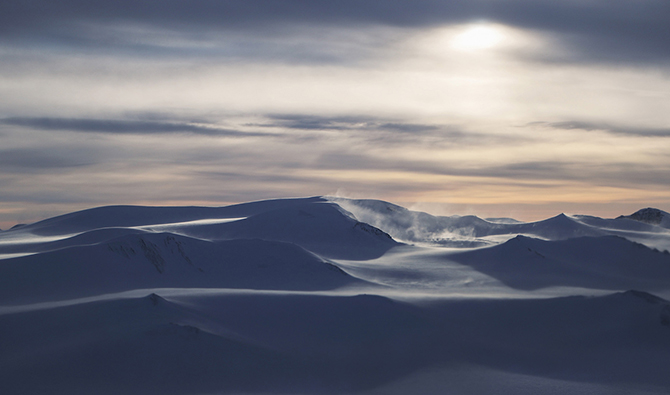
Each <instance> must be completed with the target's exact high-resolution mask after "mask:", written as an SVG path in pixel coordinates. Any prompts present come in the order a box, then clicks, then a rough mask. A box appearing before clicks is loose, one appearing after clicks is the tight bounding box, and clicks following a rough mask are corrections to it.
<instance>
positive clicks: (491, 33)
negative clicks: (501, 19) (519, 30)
mask: <svg viewBox="0 0 670 395" xmlns="http://www.w3.org/2000/svg"><path fill="white" fill-rule="evenodd" d="M504 38H505V35H504V34H503V33H502V31H501V30H500V29H498V28H496V27H494V26H491V25H470V26H468V27H466V28H465V29H464V30H463V31H462V32H460V33H458V34H457V35H456V36H454V37H453V38H452V39H451V41H450V43H449V44H450V46H451V47H452V48H454V49H458V50H461V51H477V50H482V49H489V48H493V47H495V46H497V45H499V44H500V43H501V42H502V41H503V39H504Z"/></svg>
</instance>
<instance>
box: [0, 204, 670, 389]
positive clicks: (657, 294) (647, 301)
mask: <svg viewBox="0 0 670 395" xmlns="http://www.w3.org/2000/svg"><path fill="white" fill-rule="evenodd" d="M657 211H659V212H660V210H657ZM657 211H651V212H650V211H644V210H642V211H641V212H638V213H641V214H639V215H638V214H637V213H636V214H634V215H633V216H627V217H619V218H617V219H602V218H597V217H592V216H586V215H565V214H561V215H558V216H556V217H553V218H549V219H547V220H544V221H538V222H532V223H523V222H519V221H516V220H513V219H509V218H505V219H490V220H483V219H480V218H477V217H475V216H452V217H439V216H432V215H430V214H427V213H421V212H416V211H410V210H407V209H405V208H402V207H400V206H397V205H393V204H391V203H387V202H381V201H374V200H349V199H342V198H321V197H312V198H303V199H277V200H268V201H260V202H252V203H246V204H240V205H234V206H228V207H217V208H208V207H137V206H111V207H101V208H95V209H90V210H84V211H80V212H76V213H71V214H66V215H63V216H59V217H55V218H51V219H47V220H44V221H40V222H37V223H34V224H27V225H24V226H21V227H16V228H13V229H10V230H6V231H3V232H1V233H0V393H3V394H5V393H6V394H36V393H40V394H91V393H95V394H175V395H178V394H359V395H376V394H399V393H403V394H406V393H417V394H450V393H455V394H490V393H503V394H559V393H561V394H563V393H574V394H611V393H626V394H667V393H668V392H670V375H668V374H667V367H668V366H670V302H668V301H667V300H666V299H667V298H668V297H670V253H669V252H667V250H668V249H670V230H669V229H668V228H667V226H666V224H665V222H664V221H665V218H667V217H666V213H664V212H661V215H660V217H659V216H658V215H656V214H655V213H657ZM649 213H651V214H649ZM658 218H660V220H659V219H658ZM617 391H618V392H617Z"/></svg>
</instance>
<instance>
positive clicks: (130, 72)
mask: <svg viewBox="0 0 670 395" xmlns="http://www.w3.org/2000/svg"><path fill="white" fill-rule="evenodd" d="M668 20H670V3H668V2H667V1H663V0H643V1H624V0H616V1H611V0H610V1H605V0H593V1H563V2H556V1H549V0H515V1H505V2H501V1H498V0H474V1H468V2H452V1H437V0H423V1H408V0H404V1H399V0H398V1H395V0H393V1H389V0H343V1H338V2H332V1H320V0H317V1H313V0H310V1H302V0H289V1H281V2H279V1H271V0H262V1H259V0H253V1H248V0H245V1H242V0H227V1H216V2H214V1H205V0H196V1H189V2H186V1H177V0H162V1H160V2H159V1H143V2H135V1H133V2H131V1H124V0H121V1H118V0H117V1H110V0H100V1H96V2H90V1H80V0H76V1H75V0H64V1H59V2H53V1H44V0H35V1H30V2H27V1H25V2H4V3H3V4H1V5H0V147H1V148H0V190H2V191H3V193H2V196H1V198H0V228H6V227H9V226H11V225H12V224H13V223H15V222H27V221H31V220H36V219H40V218H42V217H44V216H49V215H54V214H58V213H62V212H65V211H70V210H74V209H79V208H85V207H90V206H94V205H102V204H119V203H127V204H138V203H141V204H225V203H233V202H239V201H248V200H255V199H262V198H270V197H280V196H305V195H321V194H334V193H337V191H347V193H349V194H351V195H353V196H356V197H369V198H380V199H386V200H390V201H394V202H397V203H401V204H412V203H414V202H420V203H422V204H426V205H429V206H430V207H433V208H435V207H438V205H441V206H440V207H446V209H445V210H447V211H448V210H449V209H451V210H452V213H456V212H458V213H464V212H474V213H480V214H482V215H486V216H510V215H512V214H514V215H516V216H518V217H519V218H521V219H533V218H538V217H539V216H549V215H552V214H555V213H556V211H567V210H574V209H575V208H579V207H580V205H583V207H589V209H591V210H593V208H594V207H595V208H596V209H599V210H601V211H600V212H593V213H594V214H601V215H605V216H607V215H610V216H615V215H619V214H625V213H627V212H629V211H630V212H632V211H634V210H635V209H637V208H639V206H649V205H655V206H658V207H659V208H661V209H664V210H666V211H670V192H668V191H670V179H669V178H668V176H667V174H670V155H669V154H668V152H670V139H668V137H670V117H669V116H668V114H670V93H669V92H670V78H669V77H668V76H670V62H669V61H670V51H668V50H667V49H668V48H670V30H669V27H668V26H669V25H668ZM482 32H483V33H482ZM482 34H484V36H482ZM487 34H488V35H489V38H490V37H495V40H493V41H490V42H485V41H481V40H487V38H486V35H487ZM478 40H479V41H478ZM456 44H458V45H456ZM597 203H601V204H600V205H597ZM515 205H516V206H518V207H524V210H526V211H522V212H520V213H519V212H514V213H511V212H510V211H509V210H510V207H515ZM496 207H498V209H496ZM562 207H568V209H564V208H562ZM608 207H610V208H608ZM454 210H455V211H454ZM478 210H479V211H481V212H479V211H478ZM482 210H484V211H482ZM621 210H625V212H621ZM438 211H439V210H438ZM441 213H446V212H441Z"/></svg>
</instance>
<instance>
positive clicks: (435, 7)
mask: <svg viewBox="0 0 670 395" xmlns="http://www.w3.org/2000/svg"><path fill="white" fill-rule="evenodd" d="M477 20H488V21H493V22H499V23H503V24H507V25H510V26H516V27H520V28H523V29H532V30H535V31H537V32H541V33H545V34H547V35H548V36H550V37H553V38H554V39H555V42H556V43H557V44H559V45H558V47H557V48H553V50H555V51H552V54H550V55H548V56H545V58H544V59H545V60H553V61H576V62H579V61H598V62H614V63H617V62H624V63H656V62H662V63H665V62H668V61H669V60H670V51H669V50H668V48H670V23H668V21H670V2H669V1H667V0H594V1H555V0H511V1H499V0H473V1H468V2H465V1H444V0H340V1H330V0H328V1H326V0H290V1H276V0H228V1H226V0H223V1H210V0H192V1H177V0H161V1H158V0H146V1H141V2H137V1H130V0H98V1H86V0H63V1H57V2H56V1H51V0H34V1H14V2H10V1H5V2H3V3H2V5H0V38H1V39H4V40H10V41H11V40H14V39H20V40H19V41H23V40H29V41H30V40H33V41H35V40H36V41H38V42H39V41H44V42H51V43H54V42H55V43H67V44H72V45H92V46H95V45H100V44H103V45H107V46H114V45H118V44H119V43H118V42H116V43H115V42H114V41H115V40H118V39H119V38H118V37H116V38H109V37H106V38H101V37H102V36H101V37H98V38H96V36H95V34H92V32H95V27H96V25H110V24H135V25H141V26H147V27H153V28H160V29H169V30H176V31H180V32H182V33H184V34H189V35H190V36H191V37H193V38H195V39H197V37H198V36H199V35H201V34H207V33H209V32H212V31H226V32H231V31H240V32H243V33H244V34H245V35H257V36H272V35H273V34H276V33H277V31H279V30H290V29H293V28H295V27H296V26H302V25H311V26H317V27H323V26H331V27H348V28H349V27H365V26H372V25H383V26H397V27H414V28H420V27H427V26H436V25H445V24H453V23H463V22H470V21H477ZM278 29H279V30H278ZM86 43H88V44H86ZM127 44H128V43H126V44H124V45H127ZM261 48H263V47H261ZM266 49H267V48H266ZM252 52H253V51H252ZM308 52H309V51H308ZM242 54H243V53H242ZM308 55H309V53H302V54H301V52H300V51H297V52H295V53H294V55H293V56H297V57H302V56H305V57H309V56H308ZM340 55H341V56H346V54H340ZM247 56H250V55H249V54H247Z"/></svg>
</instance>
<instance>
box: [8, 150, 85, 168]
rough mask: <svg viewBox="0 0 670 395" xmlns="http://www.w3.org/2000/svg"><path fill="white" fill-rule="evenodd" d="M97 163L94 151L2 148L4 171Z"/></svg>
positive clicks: (70, 166) (69, 166) (71, 166)
mask: <svg viewBox="0 0 670 395" xmlns="http://www.w3.org/2000/svg"><path fill="white" fill-rule="evenodd" d="M94 163H96V160H95V159H94V153H93V152H83V153H82V152H79V151H78V150H76V149H58V148H53V147H52V148H50V149H49V150H45V149H41V148H14V149H0V169H2V170H3V172H9V171H11V172H13V173H15V172H20V173H25V172H30V173H32V172H42V171H56V172H58V171H61V170H62V169H66V168H73V167H74V168H76V167H81V166H87V165H91V164H94Z"/></svg>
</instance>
